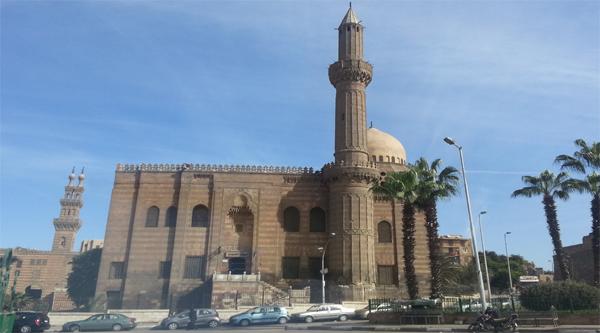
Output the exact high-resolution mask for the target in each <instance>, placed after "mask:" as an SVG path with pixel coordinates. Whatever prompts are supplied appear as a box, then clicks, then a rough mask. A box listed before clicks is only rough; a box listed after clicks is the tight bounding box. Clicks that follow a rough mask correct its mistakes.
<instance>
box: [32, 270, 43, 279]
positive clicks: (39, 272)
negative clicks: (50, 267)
mask: <svg viewBox="0 0 600 333" xmlns="http://www.w3.org/2000/svg"><path fill="white" fill-rule="evenodd" d="M41 275H42V270H41V269H34V270H33V272H32V274H31V278H33V279H39V278H40V276H41Z"/></svg>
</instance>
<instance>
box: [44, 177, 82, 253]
mask: <svg viewBox="0 0 600 333" xmlns="http://www.w3.org/2000/svg"><path fill="white" fill-rule="evenodd" d="M75 178H76V176H75V167H73V172H72V173H71V174H70V175H69V185H67V186H65V197H64V198H63V199H60V206H61V209H60V217H59V218H55V219H54V230H55V232H54V242H53V243H52V251H66V252H72V251H73V246H74V245H75V237H76V236H77V231H78V230H79V228H81V220H80V219H79V210H80V209H81V207H83V200H81V194H82V193H83V190H84V187H83V184H82V183H83V180H84V179H85V176H84V175H83V169H82V170H81V175H79V184H78V185H77V186H74V185H73V180H75Z"/></svg>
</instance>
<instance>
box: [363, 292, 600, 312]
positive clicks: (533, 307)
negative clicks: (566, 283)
mask: <svg viewBox="0 0 600 333" xmlns="http://www.w3.org/2000/svg"><path fill="white" fill-rule="evenodd" d="M423 301H424V302H426V301H427V300H423ZM486 301H487V302H488V304H489V303H491V306H492V307H493V308H495V309H497V310H499V311H500V312H512V311H519V312H526V311H548V310H549V309H550V307H551V306H554V307H555V308H556V309H557V310H559V311H560V310H563V311H570V312H574V311H575V310H598V308H599V306H600V300H598V299H597V298H595V297H570V298H557V299H555V300H553V301H545V300H540V299H537V298H520V297H518V296H513V297H512V298H511V297H510V296H504V297H495V298H492V299H491V300H486ZM414 302H416V303H414ZM411 303H414V304H418V305H411ZM413 306H414V307H422V306H424V305H423V303H421V304H419V302H418V300H414V301H409V300H401V299H389V298H385V299H370V300H369V308H370V309H371V310H376V311H378V312H383V311H386V312H400V311H407V310H409V309H410V308H411V307H413ZM428 307H435V308H441V309H442V310H443V311H444V312H479V311H482V308H481V301H480V299H479V298H476V297H446V298H444V299H442V300H440V302H439V303H437V304H435V305H431V306H428Z"/></svg>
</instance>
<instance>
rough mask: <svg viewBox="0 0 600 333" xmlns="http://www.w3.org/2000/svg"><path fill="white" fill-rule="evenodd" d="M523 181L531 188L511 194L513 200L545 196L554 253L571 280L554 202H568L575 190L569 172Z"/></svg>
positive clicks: (564, 277)
mask: <svg viewBox="0 0 600 333" xmlns="http://www.w3.org/2000/svg"><path fill="white" fill-rule="evenodd" d="M521 179H522V180H523V183H525V184H526V185H529V186H526V187H524V188H522V189H519V190H516V191H514V192H513V193H512V194H511V198H517V197H528V198H531V197H532V196H534V195H536V196H537V195H542V196H543V199H542V203H543V204H544V211H545V212H546V223H547V227H548V231H549V232H550V238H551V239H552V244H553V245H554V252H556V258H557V261H558V266H559V267H560V269H561V271H562V273H563V279H564V280H570V279H571V274H570V272H569V268H568V266H567V262H566V261H565V257H564V254H563V246H562V241H561V239H560V227H559V225H558V217H557V215H556V202H555V201H554V198H559V199H562V200H568V199H569V193H570V192H572V191H573V190H574V189H575V187H574V184H573V181H572V180H571V179H570V178H569V174H568V173H567V172H561V173H559V174H557V175H556V176H554V174H553V173H551V172H550V171H549V170H546V171H544V172H542V173H541V174H540V176H539V177H535V176H523V177H522V178H521Z"/></svg>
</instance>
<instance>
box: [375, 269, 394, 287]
mask: <svg viewBox="0 0 600 333" xmlns="http://www.w3.org/2000/svg"><path fill="white" fill-rule="evenodd" d="M377 273H378V274H377V278H378V283H379V284H381V285H394V284H396V278H395V274H394V266H381V265H379V266H377Z"/></svg>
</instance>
